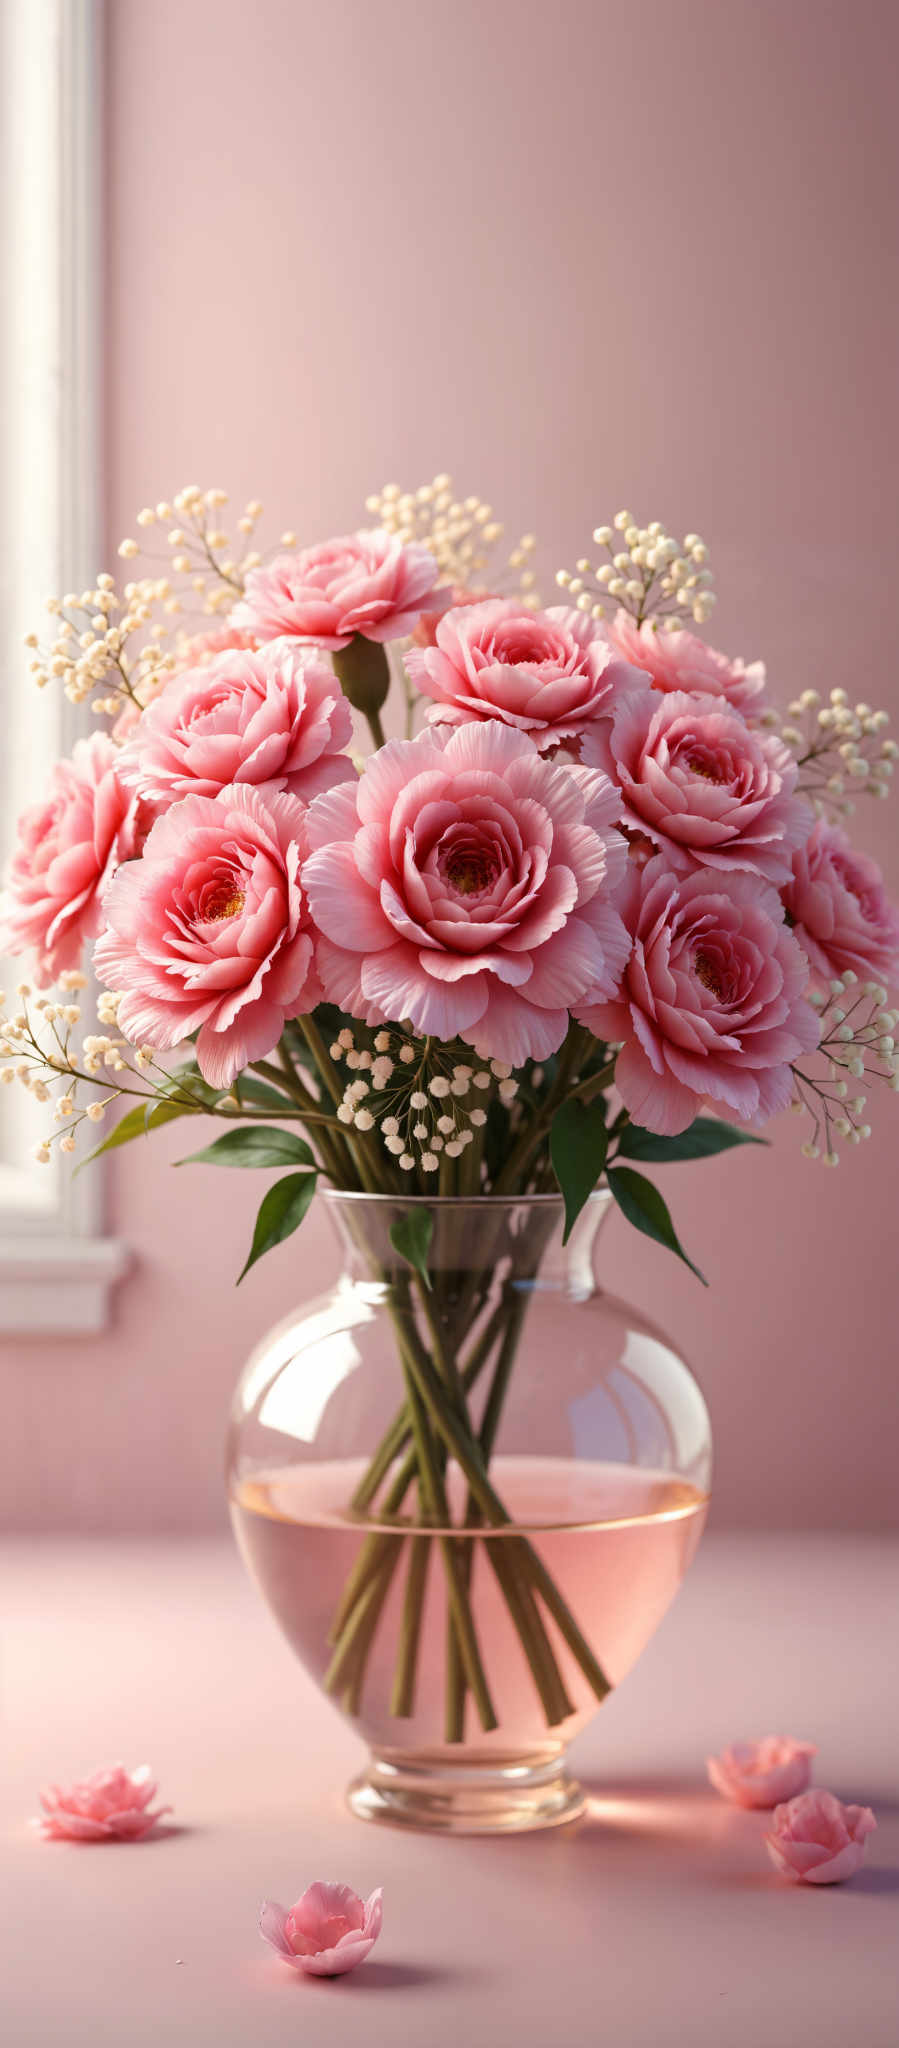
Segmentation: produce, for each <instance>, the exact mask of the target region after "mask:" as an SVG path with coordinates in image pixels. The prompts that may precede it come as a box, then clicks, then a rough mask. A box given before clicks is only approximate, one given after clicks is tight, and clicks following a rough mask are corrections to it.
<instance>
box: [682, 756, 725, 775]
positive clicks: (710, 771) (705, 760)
mask: <svg viewBox="0 0 899 2048" xmlns="http://www.w3.org/2000/svg"><path fill="white" fill-rule="evenodd" d="M687 767H688V768H689V770H690V773H691V775H701V776H702V779H703V782H725V781H726V779H727V778H726V776H724V775H722V773H721V769H720V766H719V765H718V763H717V762H716V761H712V760H710V758H709V756H708V754H688V755H687Z"/></svg>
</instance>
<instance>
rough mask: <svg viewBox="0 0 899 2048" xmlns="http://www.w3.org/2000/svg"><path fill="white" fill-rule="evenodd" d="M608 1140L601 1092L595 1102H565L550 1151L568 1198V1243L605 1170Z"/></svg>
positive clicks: (555, 1121)
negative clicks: (586, 1203)
mask: <svg viewBox="0 0 899 2048" xmlns="http://www.w3.org/2000/svg"><path fill="white" fill-rule="evenodd" d="M608 1144H609V1136H608V1132H607V1130H606V1124H605V1104H604V1102H603V1099H602V1097H601V1096H598V1097H597V1098H596V1100H595V1101H594V1102H563V1103H562V1106H561V1108H560V1109H557V1111H556V1114H555V1116H554V1117H553V1121H552V1129H551V1131H550V1139H549V1151H550V1158H551V1160H552V1164H553V1172H554V1173H555V1176H556V1179H557V1181H558V1183H559V1186H560V1188H561V1190H562V1194H563V1196H564V1200H565V1237H564V1242H565V1243H566V1244H567V1242H568V1239H569V1237H570V1236H571V1232H572V1230H573V1228H574V1225H575V1223H576V1221H577V1218H578V1217H579V1215H580V1213H581V1210H582V1209H583V1207H584V1204H585V1202H586V1201H587V1200H588V1199H589V1197H590V1195H591V1194H592V1192H593V1189H594V1188H595V1186H596V1183H597V1181H598V1179H599V1176H600V1174H601V1173H602V1170H603V1167H604V1165H605V1163H606V1152H607V1150H608Z"/></svg>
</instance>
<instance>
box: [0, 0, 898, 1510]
mask: <svg viewBox="0 0 899 2048" xmlns="http://www.w3.org/2000/svg"><path fill="white" fill-rule="evenodd" d="M109 17H110V18H109V49H108V68H107V90H108V101H109V136H108V181H107V185H108V205H109V217H108V277H107V290H108V319H107V332H106V339H107V390H108V420H107V446H106V453H105V475H106V478H107V480H108V531H109V541H110V546H109V555H110V560H111V559H112V556H113V544H114V541H115V540H116V539H117V538H118V536H119V535H120V534H121V533H123V532H127V531H129V530H131V529H132V528H133V522H134V514H135V512H136V510H137V508H138V507H139V506H140V505H141V504H143V503H145V502H150V503H155V501H156V500H157V499H158V498H161V497H164V496H169V495H171V494H172V493H173V492H174V491H175V490H176V489H177V488H178V487H179V486H180V485H181V484H183V483H186V482H194V481H195V482H198V483H199V484H201V485H204V486H205V485H207V484H211V483H216V484H222V485H223V486H224V487H226V488H227V489H228V490H229V491H230V492H231V493H232V494H233V497H234V499H235V500H237V499H241V500H243V499H246V498H247V497H250V496H255V495H257V494H258V495H259V496H260V497H261V498H262V499H263V500H264V501H265V504H266V507H267V511H268V515H269V519H270V522H271V526H270V531H271V532H273V533H277V532H278V531H280V530H281V528H282V527H284V526H286V525H291V526H293V527H295V528H296V529H297V531H298V532H299V534H300V536H301V538H303V539H312V538H316V537H319V536H324V535H326V534H329V533H331V532H339V531H342V530H344V529H345V528H346V527H348V526H350V525H353V524H356V523H358V522H359V519H360V515H361V510H362V504H363V500H364V498H365V495H366V493H367V492H369V491H370V490H372V489H374V488H375V487H377V486H379V485H380V484H382V483H383V482H385V481H386V480H387V479H389V478H396V479H397V480H398V481H400V482H401V483H402V484H403V485H404V486H413V485H415V484H417V483H419V482H422V481H424V480H426V479H427V478H429V477H431V476H432V475H433V474H434V472H435V471H436V470H439V469H443V468H446V469H449V470H450V471H451V472H452V474H453V476H454V478H455V481H456V484H457V487H458V489H459V490H460V493H461V494H462V495H465V494H466V493H467V492H469V491H477V492H478V493H479V494H481V495H483V496H486V497H488V498H489V499H490V501H491V502H492V503H493V505H494V506H495V507H496V508H497V510H498V514H499V516H500V517H502V518H503V519H504V521H505V523H506V526H507V529H508V530H509V531H510V532H512V533H514V534H516V535H517V534H518V533H519V532H520V531H522V530H524V529H527V528H535V529H536V530H537V532H538V534H539V537H540V542H541V551H540V556H539V566H540V568H541V571H542V585H543V589H544V591H545V592H546V593H547V595H549V593H550V591H551V588H552V571H553V569H554V568H555V566H557V564H559V563H566V564H571V563H572V562H573V560H574V558H575V557H576V556H577V555H579V554H580V553H582V552H583V550H584V548H585V546H589V537H590V534H591V531H592V528H593V526H594V525H595V524H596V523H597V521H599V520H605V519H608V518H610V517H611V515H612V514H613V513H614V512H615V511H616V509H618V507H619V506H621V505H627V506H629V507H630V508H631V509H632V510H633V511H634V512H635V513H636V514H637V516H638V517H639V519H640V520H641V522H645V521H647V520H649V519H651V518H656V517H657V518H660V519H662V520H664V521H665V522H666V523H668V524H669V525H670V527H671V528H672V529H673V530H674V531H675V532H683V531H684V530H685V529H690V528H693V529H695V530H698V531H699V532H700V533H701V534H702V535H703V536H704V537H705V538H706V539H707V540H708V541H709V543H710V545H711V547H712V552H713V561H714V565H715V568H716V572H717V582H718V588H719V592H720V602H719V609H718V612H717V614H716V619H715V625H714V630H713V633H712V635H711V637H712V638H714V639H715V640H716V641H717V642H718V643H719V644H721V645H722V646H724V647H726V648H728V649H729V650H731V651H733V652H737V653H742V654H744V655H745V656H746V657H747V658H748V657H754V656H762V657H763V658H764V659H765V660H766V661H767V663H768V666H769V671H770V673H771V675H772V677H773V681H774V684H775V687H776V688H778V689H779V691H780V693H782V695H783V697H784V698H785V699H786V698H787V697H789V696H791V695H793V694H794V693H795V692H796V691H798V690H799V689H801V688H802V687H804V686H806V685H808V684H814V685H815V686H817V687H818V688H819V689H823V690H828V689H829V688H831V687H832V686H833V685H834V684H843V685H845V686H846V687H848V689H849V690H850V692H851V693H852V694H853V695H857V696H860V697H865V698H867V699H868V700H869V701H873V702H874V704H875V705H879V704H881V703H887V704H889V702H890V698H891V697H892V708H893V711H894V715H895V714H896V712H897V710H899V681H897V664H896V658H895V636H896V607H895V595H894V586H895V562H896V549H897V542H899V533H897V524H896V511H895V478H896V473H897V453H899V449H897V431H896V430H897V398H896V378H895V350H896V312H897V303H896V298H897V294H896V272H895V254H896V204H895V195H896V191H897V182H899V161H897V157H899V130H897V125H896V120H895V103H894V95H895V78H896V69H897V63H899V14H897V12H896V10H895V8H894V7H893V6H892V5H891V4H890V0H884V4H882V5H881V4H876V0H853V4H851V5H850V4H845V5H834V6H822V5H821V4H820V0H753V4H744V0H727V4H724V5H722V4H721V0H680V4H679V5H674V4H673V0H640V4H639V5H637V6H634V7H632V8H630V9H629V10H628V9H623V8H621V7H619V6H618V5H613V4H611V0H588V4H581V0H567V4H566V0H563V4H562V5H561V7H554V8H550V7H546V6H540V5H534V4H531V5H522V4H521V0H517V4H516V0H486V4H485V0H454V5H453V6H452V7H451V8H446V7H437V6H436V5H434V4H429V0H425V4H424V5H422V4H421V0H390V4H389V6H381V7H373V6H371V5H370V4H366V0H329V5H328V7H327V8H323V7H320V6H317V5H316V6H313V5H311V4H309V0H255V5H254V6H253V7H252V8H248V7H247V6H246V5H245V4H239V0H153V4H152V5H147V0H113V4H112V5H111V6H110V8H109ZM855 829H856V831H857V833H858V836H859V837H860V839H861V840H862V843H863V844H865V845H866V846H868V847H869V848H870V849H871V850H872V851H874V852H875V853H876V854H877V855H878V857H879V858H880V860H881V861H882V863H883V864H884V866H885V867H886V869H887V873H888V876H889V879H890V882H891V886H892V888H893V890H894V892H895V891H897V890H899V853H897V830H896V813H895V810H894V809H891V808H890V806H888V805H877V804H869V805H868V806H867V808H865V807H862V809H861V810H860V813H859V815H858V817H857V820H856V827H855ZM870 1114H871V1121H872V1123H874V1124H875V1136H874V1139H873V1140H872V1142H871V1144H870V1145H869V1146H866V1147H865V1148H860V1149H857V1150H855V1151H854V1152H852V1153H851V1154H850V1155H849V1156H848V1157H847V1159H846V1161H845V1162H844V1164H842V1165H841V1167H840V1169H839V1171H838V1172H836V1173H827V1172H824V1171H822V1170H821V1169H820V1168H817V1167H814V1166H812V1165H810V1164H809V1163H807V1162H806V1161H805V1160H803V1159H802V1158H801V1157H800V1155H799V1143H800V1138H801V1135H802V1133H801V1131H800V1129H799V1126H798V1124H797V1123H796V1122H794V1120H793V1119H791V1118H785V1119H782V1120H781V1123H780V1125H779V1126H778V1127H777V1131H776V1136H775V1142H774V1149H773V1152H771V1153H764V1152H761V1151H759V1152H752V1153H747V1154H745V1155H741V1156H739V1157H732V1158H730V1159H724V1160H721V1161H718V1162H712V1163H710V1164H697V1165H695V1166H691V1167H680V1168H674V1169H669V1170H667V1171H663V1172H662V1173H661V1174H660V1179H661V1182H662V1185H663V1187H664V1191H665V1194H666V1196H667V1197H668V1199H669V1201H670V1204H671V1206H672V1209H673V1211H674V1214H675V1219H676V1222H677V1224H678V1226H679V1228H680V1231H681V1235H682V1237H683V1239H684V1240H685V1242H686V1244H687V1246H688V1248H689V1249H690V1250H691V1252H692V1253H693V1254H694V1256H695V1257H697V1258H698V1259H699V1261H700V1263H701V1264H702V1265H703V1267H704V1268H705V1270H706V1271H707V1272H708V1273H709V1275H710V1277H711V1280H712V1286H711V1288H710V1290H709V1291H708V1292H707V1293H706V1292H704V1291H703V1290H702V1289H701V1288H700V1287H699V1286H698V1284H697V1283H696V1282H695V1281H694V1280H693V1279H692V1278H691V1276H690V1275H689V1274H687V1273H686V1272H684V1271H683V1270H682V1269H680V1268H679V1267H678V1266H677V1265H676V1264H675V1262H674V1261H673V1260H671V1259H670V1258H669V1257H668V1256H667V1254H665V1253H664V1252H662V1251H660V1250H657V1249H656V1248H655V1247H653V1246H650V1245H649V1244H648V1243H647V1242H646V1241H645V1240H641V1239H639V1238H637V1237H636V1236H635V1235H634V1234H633V1233H631V1232H629V1231H627V1230H626V1228H625V1227H624V1226H623V1225H622V1224H621V1223H619V1222H615V1223H613V1224H612V1225H611V1226H610V1228H609V1232H608V1235H607V1238H606V1240H605V1270H606V1274H607V1277H608V1279H609V1282H610V1284H611V1285H612V1286H613V1288H614V1289H615V1291H618V1292H621V1293H623V1294H625V1295H630V1296H631V1297H632V1298H634V1299H637V1300H640V1301H641V1302H642V1303H643V1304H644V1305H645V1306H646V1307H648V1308H649V1310H650V1312H651V1313H653V1314H654V1315H655V1316H656V1317H657V1318H658V1319H659V1320H660V1321H662V1322H663V1323H665V1324H666V1325H668V1327H670V1329H671V1331H672V1333H673V1334H675V1335H676V1336H677V1337H679V1339H680V1340H681V1341H682V1343H683V1345H684V1347H685V1349H686V1351H687V1353H688V1355H689V1356H691V1357H692V1359H693V1362H694V1364H695V1366H696V1368H697V1371H698V1373H699V1376H700V1379H701V1381H702V1384H703V1386H704V1389H705V1392H706V1395H707V1398H708V1399H709V1402H710V1404H711V1408H712V1414H713V1421H714V1425H715V1432H716V1441H717V1454H718V1465H717V1509H716V1512H717V1517H718V1521H719V1523H731V1524H748V1525H759V1526H768V1525H775V1526H784V1525H787V1524H808V1525H810V1526H835V1527H841V1526H849V1525H855V1526H862V1527H875V1526H879V1525H883V1524H885V1523H887V1522H889V1521H891V1520H896V1519H897V1518H899V1489H897V1485H896V1469H897V1450H899V1438H897V1420H899V1416H897V1406H896V1391H895V1390H896V1381H897V1374H896V1363H897V1359H896V1352H897V1343H896V1312H897V1307H899V1273H897V1261H896V1258H895V1253H894V1249H893V1247H894V1243H895V1230H894V1214H895V1206H896V1189H897V1172H896V1161H897V1157H899V1152H897V1145H899V1105H897V1104H896V1103H895V1101H894V1099H893V1098H891V1097H890V1096H889V1095H888V1094H887V1093H886V1091H883V1094H882V1098H881V1099H880V1100H879V1101H876V1102H872V1103H871V1107H870ZM192 1140H193V1141H194V1143H195V1142H197V1141H196V1138H195V1134H194V1133H192ZM193 1148H194V1146H193V1143H192V1145H191V1147H190V1148H187V1147H186V1146H185V1142H184V1137H183V1133H179V1131H178V1130H177V1129H176V1130H175V1131H174V1132H163V1133H162V1134H160V1136H159V1137H158V1138H157V1139H156V1140H155V1141H153V1142H152V1143H151V1142H148V1143H147V1144H146V1145H143V1144H142V1145H141V1146H140V1147H139V1148H138V1147H134V1148H133V1149H132V1150H131V1151H129V1152H128V1153H126V1154H125V1155H123V1157H122V1159H121V1161H120V1163H119V1164H118V1165H117V1167H116V1169H115V1172H114V1175H113V1176H112V1222H113V1225H114V1227H115V1229H116V1230H117V1231H118V1233H119V1234H120V1235H121V1236H122V1237H124V1238H125V1239H126V1240H127V1241H128V1243H129V1244H130V1245H131V1246H132V1248H133V1250H134V1253H135V1254H136V1259H137V1264H136V1270H135V1272H134V1274H133V1276H132V1277H131V1278H130V1279H129V1280H127V1281H126V1282H125V1283H124V1285H123V1287H122V1288H121V1290H120V1292H119V1296H118V1303H117V1310H116V1319H115V1324H114V1327H113V1328H112V1329H111V1330H110V1331H109V1333H108V1334H107V1335H106V1336H105V1337H104V1338H102V1339H100V1340H93V1339H90V1340H88V1339H84V1340H70V1341H55V1342H43V1341H42V1342H37V1341H33V1342H31V1343H29V1342H26V1341H24V1340H22V1341H17V1342H16V1343H14V1344H13V1343H10V1344H9V1345H8V1347H7V1355H6V1361H5V1365H6V1371H5V1378H6V1381H7V1385H8V1386H9V1387H11V1390H12V1398H11V1399H10V1398H9V1397H7V1398H6V1401H5V1416H4V1425H5V1426H4V1431H3V1436H2V1443H0V1516H2V1518H3V1520H4V1521H5V1522H6V1523H7V1524H11V1525H12V1526H14V1527H21V1528H24V1527H29V1528H34V1527H44V1526H46V1527H51V1526H52V1527H54V1528H65V1527H68V1526H78V1527H81V1528H88V1529H93V1528H101V1527H102V1528H142V1529H150V1528H153V1529H181V1528H197V1529H200V1528H206V1527H211V1526H217V1525H218V1524H219V1523H221V1522H222V1520H223V1502H222V1483H221V1440H222V1433H223V1424H224V1417H225V1411H226V1407H227V1402H228V1399H229V1395H230V1390H231V1386H232V1384H233V1381H234V1378H235V1376H236V1373H237V1370H238V1367H239V1364H240V1363H241V1361H242V1359H243V1357H244V1355H245V1354H246V1352H247V1350H248V1349H249V1347H250V1345H251V1343H252V1342H253V1341H254V1339H255V1337H256V1336H257V1335H258V1334H259V1333H260V1331H261V1330H262V1329H263V1328H264V1327H265V1325H266V1324H267V1323H269V1322H271V1321H273V1320H274V1319H275V1318H276V1317H277V1316H279V1315H281V1314H283V1313H284V1312H285V1311H286V1310H287V1309H288V1308H289V1307H290V1306H291V1304H292V1303H294V1302H296V1301H298V1300H300V1299H301V1298H302V1297H303V1296H304V1295H305V1294H307V1293H309V1292H310V1291H312V1290H314V1289H317V1288H318V1287H319V1286H320V1284H321V1283H322V1280H323V1276H326V1274H327V1273H330V1272H331V1271H332V1270H333V1269H334V1265H335V1260H334V1254H333V1249H332V1246H331V1244H330V1242H329V1239H328V1236H327V1226H326V1224H325V1223H324V1220H323V1219H322V1218H321V1217H320V1216H317V1215H316V1214H315V1213H314V1212H313V1215H312V1217H311V1218H310V1220H309V1221H307V1223H306V1224H305V1225H304V1228H303V1231H302V1233H301V1235H300V1236H299V1237H298V1238H297V1239H295V1240H294V1241H293V1242H292V1243H291V1244H289V1245H288V1246H287V1247H285V1248H282V1249H281V1250H279V1251H278V1252H277V1253H275V1254H274V1256H273V1257H272V1258H270V1259H268V1260H266V1261H265V1262H264V1263H263V1264H262V1265H261V1266H260V1267H259V1268H257V1269H256V1271H255V1272H254V1273H253V1274H252V1275H251V1276H250V1278H249V1279H248V1280H247V1282H246V1283H245V1284H244V1286H243V1287H242V1288H241V1289H240V1290H239V1292H237V1293H235V1291H234V1287H233V1278H234V1274H235V1272H236V1271H237V1270H238V1268H239V1265H240V1263H241V1260H242V1257H243V1255H244V1251H245V1248H246V1245H247V1242H248V1238H249V1233H250V1230H251V1226H252V1219H253V1215H254V1213H255V1205H256V1202H257V1201H258V1198H259V1194H260V1181H259V1177H258V1176H251V1175H247V1176H245V1177H242V1178H241V1177H239V1176H237V1175H234V1176H225V1175H222V1176H218V1177H217V1176H215V1175H214V1174H213V1173H212V1172H209V1173H205V1172H204V1170H203V1169H199V1168H198V1169H191V1170H190V1172H189V1173H188V1172H185V1173H181V1174H173V1173H168V1172H167V1170H166V1161H167V1159H170V1158H176V1157H178V1156H179V1155H180V1154H181V1153H183V1152H184V1150H185V1149H193ZM263 1185H264V1183H263ZM548 1369H550V1367H549V1366H548Z"/></svg>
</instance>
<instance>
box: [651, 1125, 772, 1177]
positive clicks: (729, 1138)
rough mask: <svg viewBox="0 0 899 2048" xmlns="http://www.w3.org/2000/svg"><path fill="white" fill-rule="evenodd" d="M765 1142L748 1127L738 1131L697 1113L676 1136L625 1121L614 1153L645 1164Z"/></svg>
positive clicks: (705, 1155) (704, 1156) (710, 1154)
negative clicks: (693, 1120)
mask: <svg viewBox="0 0 899 2048" xmlns="http://www.w3.org/2000/svg"><path fill="white" fill-rule="evenodd" d="M767 1143H768V1140H767V1138H756V1137H753V1135H752V1132H751V1131H741V1130H740V1129H739V1128H738V1126H737V1125H736V1124H725V1123H722V1122H721V1121H720V1119H719V1118H718V1117H714V1116H698V1117H697V1118H696V1119H695V1122H693V1123H692V1124H690V1126H689V1128H688V1129H687V1130H686V1131H680V1132H679V1133H678V1135H677V1137H676V1138H660V1137H658V1136H657V1134H656V1132H655V1131H644V1130H643V1129H642V1128H641V1126H640V1125H639V1124H626V1125H625V1127H624V1130H623V1131H622V1133H621V1136H620V1138H619V1140H618V1151H617V1154H616V1157H617V1158H619V1159H644V1160H645V1161H646V1162H647V1164H648V1165H651V1164H655V1165H659V1166H661V1165H668V1164H673V1162H674V1161H675V1160H677V1159H711V1158H713V1157H714V1154H715V1153H716V1152H730V1151H731V1150H732V1149H733V1147H734V1146H735V1145H767Z"/></svg>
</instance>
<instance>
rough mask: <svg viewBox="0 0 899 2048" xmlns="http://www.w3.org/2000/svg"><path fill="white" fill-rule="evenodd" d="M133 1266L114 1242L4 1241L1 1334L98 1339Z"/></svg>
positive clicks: (0, 1266)
mask: <svg viewBox="0 0 899 2048" xmlns="http://www.w3.org/2000/svg"><path fill="white" fill-rule="evenodd" d="M130 1265H131V1253H130V1251H129V1249H128V1246H127V1245H125V1244H122V1243H121V1242H120V1241H119V1239H118V1238H114V1237H85V1238H81V1239H79V1238H77V1237H62V1236H60V1237H42V1238H31V1239H25V1238H23V1239H21V1240H19V1241H16V1240H15V1239H14V1238H7V1239H6V1240H5V1241H3V1240H0V1335H3V1336H18V1337H33V1336H42V1335H56V1336H69V1337H79V1336H94V1335H96V1334H97V1333H98V1332H99V1331H101V1330H105V1329H106V1328H107V1326H108V1323H109V1320H110V1308H111V1299H112V1290H113V1288H114V1287H115V1285H116V1283H117V1281H119V1280H121V1279H122V1277H123V1275H124V1274H125V1273H126V1272H127V1271H128V1268H129V1266H130Z"/></svg>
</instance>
